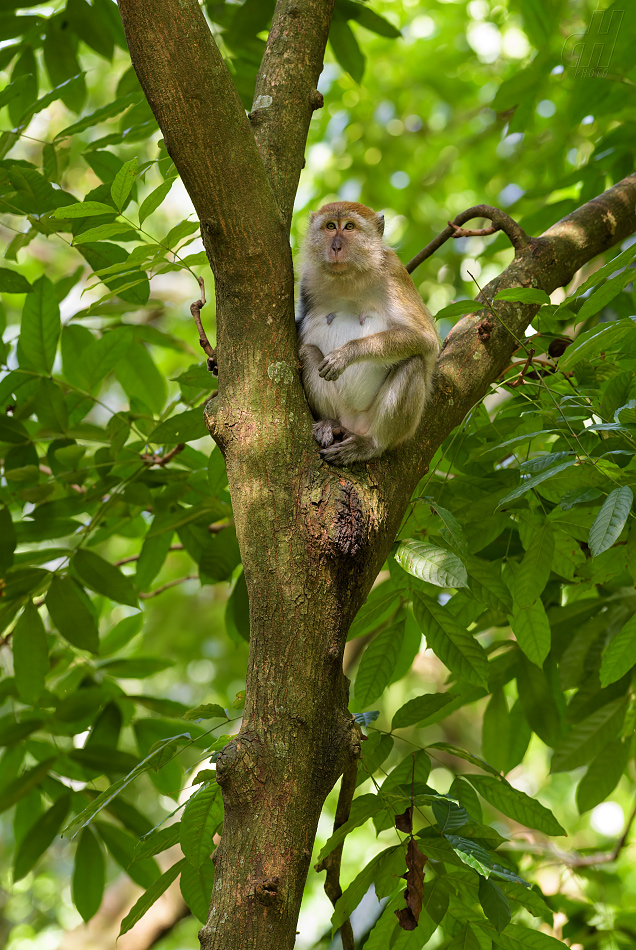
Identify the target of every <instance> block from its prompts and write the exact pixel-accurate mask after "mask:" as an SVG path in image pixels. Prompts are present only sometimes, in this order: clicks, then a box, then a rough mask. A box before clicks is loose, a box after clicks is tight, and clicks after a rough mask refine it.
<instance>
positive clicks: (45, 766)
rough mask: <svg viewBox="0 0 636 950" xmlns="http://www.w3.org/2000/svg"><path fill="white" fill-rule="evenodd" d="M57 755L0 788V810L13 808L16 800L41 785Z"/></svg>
mask: <svg viewBox="0 0 636 950" xmlns="http://www.w3.org/2000/svg"><path fill="white" fill-rule="evenodd" d="M56 760H57V756H51V757H49V758H48V759H45V760H44V761H43V762H40V763H38V765H34V766H33V768H31V769H26V771H24V772H23V773H22V775H19V776H18V777H17V778H15V779H13V780H12V781H11V782H9V783H8V785H5V786H4V787H3V788H2V790H0V812H3V811H6V810H7V808H11V806H12V805H15V803H16V802H18V801H20V799H21V798H24V797H25V796H26V795H28V794H29V792H30V791H32V790H33V789H34V788H35V787H36V786H38V785H40V784H41V783H42V781H43V780H44V779H45V778H46V776H47V775H48V774H49V771H50V770H51V768H52V766H53V763H54V762H55V761H56ZM3 761H4V760H3Z"/></svg>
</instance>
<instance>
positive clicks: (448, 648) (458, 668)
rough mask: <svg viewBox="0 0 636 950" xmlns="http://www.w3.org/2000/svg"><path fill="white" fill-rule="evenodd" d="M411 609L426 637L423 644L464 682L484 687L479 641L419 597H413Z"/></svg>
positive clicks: (485, 666) (483, 661)
mask: <svg viewBox="0 0 636 950" xmlns="http://www.w3.org/2000/svg"><path fill="white" fill-rule="evenodd" d="M413 610H414V613H415V619H416V620H417V622H418V623H419V625H420V627H421V629H422V633H423V634H424V636H425V637H426V645H427V646H428V647H429V648H430V649H431V650H433V652H434V653H435V655H436V656H437V657H439V659H440V660H441V661H442V663H443V664H444V665H445V666H447V667H448V669H449V670H450V671H451V672H452V673H455V674H456V675H457V676H459V677H461V678H462V679H465V680H466V681H467V682H469V683H473V684H474V685H475V686H485V685H486V681H487V679H488V660H487V659H486V654H485V653H484V650H483V647H482V646H481V644H480V643H479V641H478V640H476V639H475V637H473V636H472V635H471V634H470V633H468V632H467V631H466V630H465V629H464V628H463V627H460V626H459V624H457V623H456V622H455V621H454V620H453V618H452V617H451V616H450V615H449V614H448V612H447V611H445V610H444V608H443V607H440V606H439V604H435V603H433V601H431V600H428V599H426V600H425V599H424V598H423V597H421V596H420V595H419V594H416V595H415V597H414V601H413Z"/></svg>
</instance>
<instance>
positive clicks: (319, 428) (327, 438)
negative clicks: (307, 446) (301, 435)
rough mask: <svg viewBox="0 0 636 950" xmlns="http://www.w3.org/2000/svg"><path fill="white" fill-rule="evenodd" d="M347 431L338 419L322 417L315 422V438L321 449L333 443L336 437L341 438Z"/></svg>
mask: <svg viewBox="0 0 636 950" xmlns="http://www.w3.org/2000/svg"><path fill="white" fill-rule="evenodd" d="M346 432H347V430H346V429H344V428H343V427H342V426H341V425H340V423H339V422H338V421H337V420H336V419H321V420H320V422H316V423H315V424H314V428H313V433H314V439H315V440H316V442H317V443H318V445H319V446H320V448H321V449H326V448H327V446H329V445H332V444H333V443H334V442H335V440H336V439H341V438H342V437H343V436H344V435H345V433H346Z"/></svg>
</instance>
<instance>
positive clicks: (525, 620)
mask: <svg viewBox="0 0 636 950" xmlns="http://www.w3.org/2000/svg"><path fill="white" fill-rule="evenodd" d="M510 626H511V628H512V632H513V633H514V635H515V637H516V639H517V643H518V644H519V646H520V647H521V649H522V650H523V652H524V653H525V655H526V656H527V657H528V659H529V660H530V662H531V663H535V664H536V665H537V666H543V664H544V662H545V659H546V657H547V655H548V653H549V652H550V643H551V631H550V621H549V620H548V616H547V614H546V612H545V607H544V606H543V604H542V603H541V601H540V600H537V601H535V602H534V603H533V604H530V605H529V606H527V607H520V606H519V605H518V604H515V606H514V610H513V613H512V616H511V617H510ZM635 662H636V661H635Z"/></svg>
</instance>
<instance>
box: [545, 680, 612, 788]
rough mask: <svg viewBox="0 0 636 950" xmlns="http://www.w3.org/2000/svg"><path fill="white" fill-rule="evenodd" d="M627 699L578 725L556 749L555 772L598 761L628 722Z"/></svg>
mask: <svg viewBox="0 0 636 950" xmlns="http://www.w3.org/2000/svg"><path fill="white" fill-rule="evenodd" d="M625 705H626V704H625V699H624V698H623V697H620V698H619V699H615V700H614V702H612V703H606V705H605V706H601V708H600V709H596V710H595V711H594V712H593V713H591V714H590V715H589V716H587V717H586V718H585V719H583V721H582V722H577V723H576V724H575V725H574V726H573V727H572V729H571V730H570V732H569V733H568V734H567V735H566V737H565V738H564V739H562V741H561V742H560V743H559V744H558V745H557V746H556V747H555V749H554V755H553V756H552V762H551V764H550V771H551V772H567V771H569V770H570V769H576V768H578V767H579V766H580V765H587V763H588V762H589V761H590V760H591V759H593V758H595V757H596V756H597V755H598V754H599V752H600V751H601V749H603V748H604V747H605V746H606V745H607V744H608V743H609V742H611V741H612V740H613V739H615V738H616V736H617V735H618V732H619V730H620V728H621V725H622V723H623V720H624V718H625Z"/></svg>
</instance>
